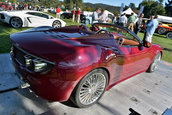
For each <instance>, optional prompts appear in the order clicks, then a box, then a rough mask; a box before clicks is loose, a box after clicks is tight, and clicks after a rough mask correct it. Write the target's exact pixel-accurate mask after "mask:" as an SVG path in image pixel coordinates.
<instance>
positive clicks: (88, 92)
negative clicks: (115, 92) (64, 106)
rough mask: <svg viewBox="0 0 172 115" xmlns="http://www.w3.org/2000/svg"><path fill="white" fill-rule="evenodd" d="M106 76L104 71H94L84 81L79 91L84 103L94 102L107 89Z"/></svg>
mask: <svg viewBox="0 0 172 115" xmlns="http://www.w3.org/2000/svg"><path fill="white" fill-rule="evenodd" d="M106 82H107V81H106V77H105V75H103V74H102V73H94V74H92V75H91V76H89V77H88V78H87V79H86V80H85V82H83V84H82V86H81V88H80V91H79V100H80V102H81V103H82V104H83V105H89V104H92V103H94V102H95V101H96V100H97V99H99V97H100V96H101V95H102V93H103V92H104V90H105V87H106Z"/></svg>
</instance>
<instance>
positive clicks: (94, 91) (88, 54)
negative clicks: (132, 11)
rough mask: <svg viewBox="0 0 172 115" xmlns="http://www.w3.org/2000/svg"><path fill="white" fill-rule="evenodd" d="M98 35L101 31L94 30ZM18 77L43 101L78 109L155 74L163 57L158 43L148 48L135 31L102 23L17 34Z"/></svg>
mask: <svg viewBox="0 0 172 115" xmlns="http://www.w3.org/2000/svg"><path fill="white" fill-rule="evenodd" d="M93 30H96V31H93ZM10 37H11V41H12V49H11V57H12V61H13V64H14V67H15V69H16V72H17V73H18V75H19V76H20V77H22V79H23V80H24V81H25V82H27V83H29V84H30V86H31V87H30V88H31V89H32V90H33V91H34V92H35V93H36V94H37V95H38V96H40V97H42V98H44V99H47V100H51V101H67V100H68V99H69V98H70V99H71V100H72V101H73V102H74V103H75V104H76V105H77V106H78V107H88V106H90V105H92V104H94V103H96V102H97V101H98V100H99V99H100V97H101V96H102V95H103V93H104V92H105V91H106V90H109V89H110V88H111V87H112V86H114V85H115V84H117V83H119V82H121V81H123V80H126V79H128V78H130V77H132V76H134V75H136V74H139V73H142V72H145V71H147V72H153V71H154V70H155V69H156V68H157V65H158V62H159V61H160V59H161V56H162V49H161V47H160V46H159V45H157V44H152V46H151V47H150V48H147V47H144V46H143V45H142V41H141V40H140V39H139V37H138V36H137V35H135V34H134V33H133V32H131V31H130V30H128V29H126V28H123V27H120V26H117V25H112V24H102V23H96V24H93V25H92V28H91V30H89V29H88V28H87V27H86V26H85V25H80V26H67V27H62V28H57V29H53V28H51V27H38V28H33V29H30V30H27V31H23V32H20V33H15V34H12V35H11V36H10Z"/></svg>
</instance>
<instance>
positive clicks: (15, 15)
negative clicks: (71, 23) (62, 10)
mask: <svg viewBox="0 0 172 115" xmlns="http://www.w3.org/2000/svg"><path fill="white" fill-rule="evenodd" d="M0 21H2V22H4V23H8V24H10V25H11V26H12V27H14V28H20V27H38V26H52V27H54V28H58V27H64V26H65V25H66V23H65V22H64V21H63V20H61V19H58V18H54V17H52V16H50V15H48V14H45V13H42V12H39V11H32V10H22V11H1V12H0Z"/></svg>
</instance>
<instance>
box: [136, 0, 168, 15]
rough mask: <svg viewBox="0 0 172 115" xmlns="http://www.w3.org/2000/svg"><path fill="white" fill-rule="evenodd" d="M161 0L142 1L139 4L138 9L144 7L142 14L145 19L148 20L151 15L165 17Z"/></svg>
mask: <svg viewBox="0 0 172 115" xmlns="http://www.w3.org/2000/svg"><path fill="white" fill-rule="evenodd" d="M162 3H163V0H158V1H153V0H143V1H142V2H141V3H140V4H139V8H140V7H141V5H142V6H144V11H143V13H144V14H145V17H147V18H149V17H150V16H151V15H158V14H159V15H165V8H164V7H163V4H162Z"/></svg>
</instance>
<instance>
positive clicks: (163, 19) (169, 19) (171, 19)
mask: <svg viewBox="0 0 172 115" xmlns="http://www.w3.org/2000/svg"><path fill="white" fill-rule="evenodd" d="M158 21H160V22H165V23H172V17H168V16H161V15H158Z"/></svg>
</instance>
